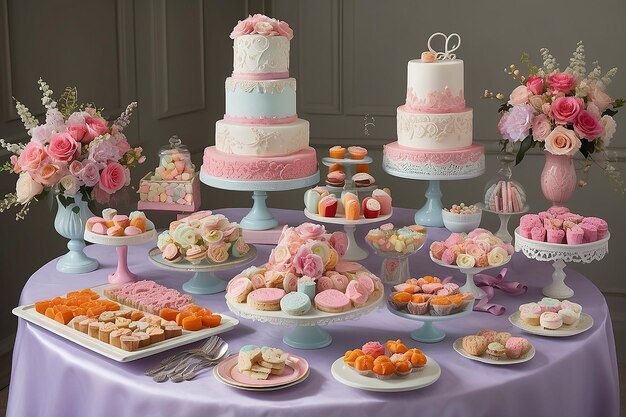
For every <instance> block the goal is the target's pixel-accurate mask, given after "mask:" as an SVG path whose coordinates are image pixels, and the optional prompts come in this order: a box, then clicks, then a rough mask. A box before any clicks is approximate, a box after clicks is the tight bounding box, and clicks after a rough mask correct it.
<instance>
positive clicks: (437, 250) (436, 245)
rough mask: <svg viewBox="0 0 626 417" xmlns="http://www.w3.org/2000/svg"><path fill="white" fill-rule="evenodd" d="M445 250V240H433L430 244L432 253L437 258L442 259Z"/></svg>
mask: <svg viewBox="0 0 626 417" xmlns="http://www.w3.org/2000/svg"><path fill="white" fill-rule="evenodd" d="M445 250H446V245H445V244H444V243H443V242H433V243H432V244H431V245H430V253H431V255H432V256H433V258H435V259H439V260H440V259H441V257H442V256H443V252H444V251H445Z"/></svg>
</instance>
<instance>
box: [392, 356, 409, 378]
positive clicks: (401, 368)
mask: <svg viewBox="0 0 626 417" xmlns="http://www.w3.org/2000/svg"><path fill="white" fill-rule="evenodd" d="M394 365H395V366H396V375H398V376H399V377H406V376H409V375H410V374H411V372H412V370H413V365H411V362H410V361H409V360H406V359H405V360H401V361H396V362H395V363H394Z"/></svg>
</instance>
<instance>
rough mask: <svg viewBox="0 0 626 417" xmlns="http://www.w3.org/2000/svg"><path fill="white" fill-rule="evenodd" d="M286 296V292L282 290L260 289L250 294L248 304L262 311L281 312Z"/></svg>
mask: <svg viewBox="0 0 626 417" xmlns="http://www.w3.org/2000/svg"><path fill="white" fill-rule="evenodd" d="M284 296H285V290H283V289H281V288H259V289H258V290H254V291H252V292H251V293H250V294H248V304H249V305H250V306H251V307H252V308H255V309H257V310H261V311H279V310H280V300H281V299H282V298H283V297H284Z"/></svg>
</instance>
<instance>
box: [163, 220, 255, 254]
mask: <svg viewBox="0 0 626 417" xmlns="http://www.w3.org/2000/svg"><path fill="white" fill-rule="evenodd" d="M157 247H158V248H159V250H160V251H161V252H163V254H164V258H166V260H168V261H170V262H178V261H180V260H182V258H183V257H186V258H187V260H189V261H190V262H192V263H197V262H200V261H201V260H203V259H204V258H207V259H208V260H209V261H210V262H211V263H217V264H219V263H224V262H226V261H227V260H228V259H229V257H230V256H233V257H235V258H239V257H241V256H243V255H245V254H246V253H248V251H249V250H250V246H249V245H248V244H247V243H246V242H245V240H244V238H243V236H242V235H241V227H239V224H238V223H235V222H231V221H229V220H228V219H227V218H226V216H224V215H223V214H212V213H211V211H208V210H206V211H198V212H196V213H193V214H191V215H190V216H188V217H185V218H183V219H181V220H176V221H173V222H172V223H170V228H169V230H166V231H165V232H163V233H161V234H160V235H159V237H158V238H157ZM166 253H167V254H169V255H170V256H169V257H166Z"/></svg>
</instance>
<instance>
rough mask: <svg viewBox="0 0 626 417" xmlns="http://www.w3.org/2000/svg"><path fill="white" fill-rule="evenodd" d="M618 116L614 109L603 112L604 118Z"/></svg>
mask: <svg viewBox="0 0 626 417" xmlns="http://www.w3.org/2000/svg"><path fill="white" fill-rule="evenodd" d="M616 114H617V110H613V109H606V110H605V111H603V112H602V116H611V117H613V116H615V115H616Z"/></svg>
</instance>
